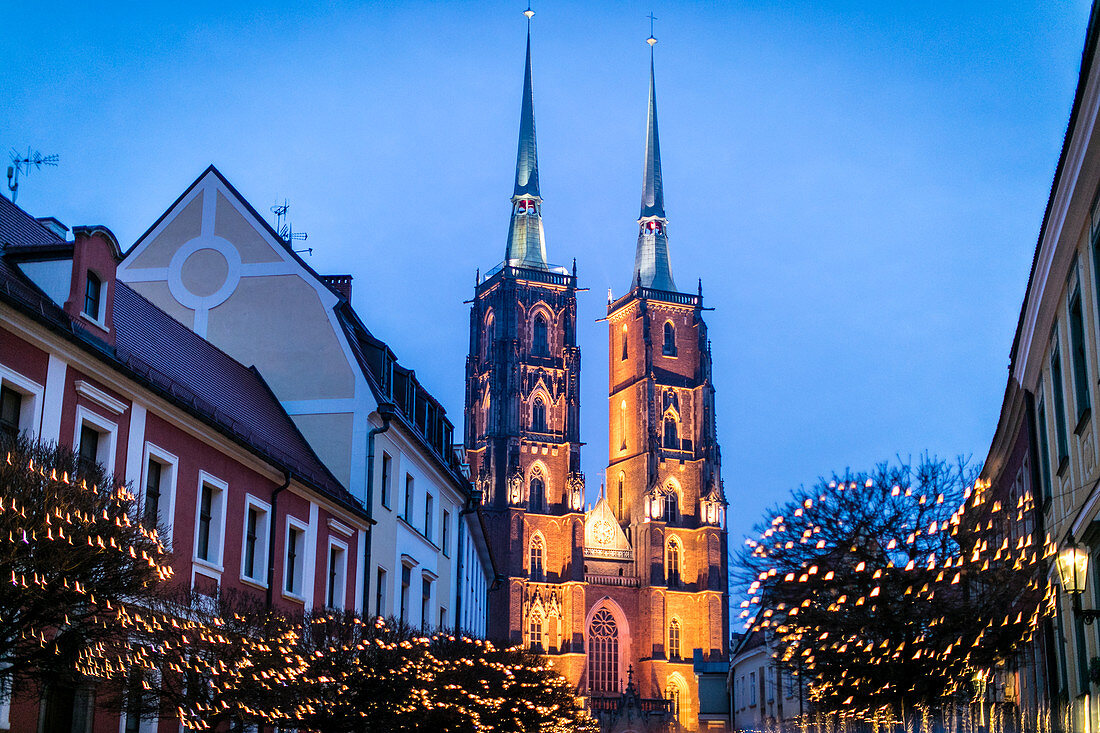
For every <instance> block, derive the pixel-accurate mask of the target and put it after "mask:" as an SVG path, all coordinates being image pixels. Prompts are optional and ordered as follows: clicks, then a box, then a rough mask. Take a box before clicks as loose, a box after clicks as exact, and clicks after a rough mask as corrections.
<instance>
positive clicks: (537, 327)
mask: <svg viewBox="0 0 1100 733" xmlns="http://www.w3.org/2000/svg"><path fill="white" fill-rule="evenodd" d="M651 42H654V43H655V42H656V39H651ZM650 71H651V74H650V98H649V118H648V131H647V143H646V168H645V183H644V187H643V188H644V190H643V200H642V211H641V216H640V218H639V220H638V227H639V234H638V243H637V251H636V257H635V268H634V275H633V277H632V278H631V286H630V288H629V290H628V292H627V293H626V294H625V295H623V296H622V297H620V298H618V299H609V304H608V311H607V317H606V320H607V323H608V327H609V339H610V346H611V359H610V364H609V404H610V422H609V434H610V438H611V446H610V455H609V459H608V460H609V465H608V469H607V476H608V481H609V484H610V485H609V486H608V487H607V489H606V491H603V490H601V492H600V497H599V500H598V501H597V503H596V504H595V506H593V507H591V508H590V509H588V510H587V511H585V505H584V501H585V484H584V476H583V474H582V473H581V472H580V452H579V451H580V446H581V444H582V443H581V436H580V430H579V419H580V399H579V390H578V388H579V380H580V352H579V350H578V349H577V346H576V340H575V333H576V291H577V277H576V265H575V263H574V266H573V268H572V269H571V270H567V269H565V268H563V267H559V266H555V265H551V264H550V263H549V261H548V260H547V255H546V245H545V241H544V236H543V226H542V198H541V195H540V190H539V179H538V162H537V153H536V144H535V124H534V107H533V85H532V78H531V42H530V32H528V38H527V58H526V67H525V72H524V86H523V101H522V106H521V114H520V142H519V151H518V156H517V164H516V180H515V187H514V190H513V196H512V199H511V204H512V211H511V222H510V228H509V232H508V243H507V247H506V250H505V258H504V261H503V262H502V263H501V264H500V265H498V266H496V267H495V268H493V269H492V270H490V271H489V272H488V273H487V274H486V276H485V277H481V276H480V274H479V276H478V278H477V283H476V285H475V292H474V299H473V305H472V308H471V314H470V354H469V358H468V360H467V388H466V426H465V436H466V449H467V455H468V456H469V459H468V460H469V464H470V468H471V471H472V473H473V475H474V477H475V480H476V482H477V485H478V487H479V488H480V491H481V493H482V496H483V497H484V501H485V515H486V519H487V523H488V525H489V535H490V541H491V544H492V546H493V547H494V550H495V551H496V554H497V555H498V557H499V558H500V568H501V572H502V574H503V575H505V576H506V580H505V581H504V582H503V584H502V587H501V588H500V589H499V590H498V591H495V592H494V593H492V594H490V600H489V602H490V619H491V625H490V635H491V636H493V637H495V638H501V639H507V640H509V641H511V642H514V643H522V644H525V645H528V646H530V647H531V648H534V649H539V650H541V651H543V652H545V653H547V654H548V655H549V656H550V657H551V658H552V659H553V662H554V665H555V667H556V668H558V669H560V670H561V671H562V672H563V673H564V674H565V675H566V676H567V677H568V678H569V679H570V680H571V681H572V682H573V683H574V684H576V685H577V688H578V690H579V691H580V692H581V693H582V694H584V695H586V696H587V697H588V699H589V705H590V707H591V708H592V709H593V710H594V711H595V712H597V713H599V714H600V715H601V717H602V718H603V719H604V722H605V724H606V725H607V726H608V727H609V729H615V728H616V726H618V725H619V723H616V722H615V716H616V715H617V714H618V713H616V711H617V710H621V709H624V707H623V706H624V705H626V702H624V701H627V700H632V699H634V698H637V700H638V701H639V702H638V706H639V707H638V709H639V710H642V709H644V710H645V711H646V715H645V718H644V719H645V720H646V721H648V722H647V723H646V724H645V725H646V726H648V727H647V728H645V729H658V728H659V727H660V726H667V725H670V724H673V723H672V722H670V721H675V723H674V724H675V725H679V726H681V727H683V728H686V729H688V730H695V729H697V728H699V727H700V716H699V703H698V701H699V683H698V679H697V675H696V674H695V670H696V668H695V666H694V664H695V663H696V662H701V663H705V662H707V661H725V660H727V659H728V646H727V630H728V628H729V617H728V603H727V601H728V598H727V585H726V577H727V565H726V563H727V560H726V533H725V529H724V513H725V501H724V497H723V492H722V484H721V476H720V466H721V457H720V453H719V449H718V443H717V436H716V431H715V421H714V387H713V383H712V380H711V362H710V346H709V342H708V340H707V333H706V324H705V322H704V320H703V317H702V314H703V305H702V293H701V288H700V289H699V291H698V292H695V293H682V292H679V291H678V290H677V289H676V286H675V283H674V282H673V278H672V271H671V266H670V263H669V254H668V238H667V224H668V222H667V219H666V218H665V212H664V201H663V185H662V181H661V163H660V144H659V140H658V132H657V107H656V90H655V84H654V80H653V73H652V72H653V68H652V64H651V69H650ZM628 682H629V683H630V695H627V696H625V697H624V695H625V692H624V691H625V690H627V687H628ZM632 709H633V708H632ZM707 717H708V719H707V720H705V721H704V722H703V725H704V727H707V726H710V725H712V724H715V725H720V726H724V725H725V722H724V721H722V720H721V719H716V718H715V716H713V715H708V716H707ZM632 725H633V724H632Z"/></svg>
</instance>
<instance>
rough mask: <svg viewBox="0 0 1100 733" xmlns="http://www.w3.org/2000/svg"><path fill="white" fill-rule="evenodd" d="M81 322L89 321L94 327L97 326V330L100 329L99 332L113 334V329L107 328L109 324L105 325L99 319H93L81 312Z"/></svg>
mask: <svg viewBox="0 0 1100 733" xmlns="http://www.w3.org/2000/svg"><path fill="white" fill-rule="evenodd" d="M80 320H82V321H87V322H88V323H90V324H92V325H93V326H95V327H96V328H98V329H99V330H101V331H104V332H106V333H110V332H111V329H109V328H107V324H106V323H104V322H103V321H101V320H99V319H98V318H92V317H91V316H90V315H88V314H87V313H85V312H84V311H81V312H80Z"/></svg>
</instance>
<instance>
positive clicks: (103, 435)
mask: <svg viewBox="0 0 1100 733" xmlns="http://www.w3.org/2000/svg"><path fill="white" fill-rule="evenodd" d="M117 438H118V426H117V425H116V424H115V423H113V422H111V421H110V420H107V419H106V418H103V417H100V416H99V415H97V414H95V413H94V412H91V411H90V410H88V409H86V408H85V407H83V406H81V405H78V406H77V408H76V430H75V431H74V434H73V447H74V449H75V450H76V454H77V459H78V461H79V463H80V465H81V467H82V468H90V467H91V466H94V465H95V464H97V463H99V464H101V465H102V466H103V470H104V471H105V472H106V473H107V474H108V475H110V474H112V473H114V470H115V445H116V444H117Z"/></svg>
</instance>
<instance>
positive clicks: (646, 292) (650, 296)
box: [607, 287, 703, 313]
mask: <svg viewBox="0 0 1100 733" xmlns="http://www.w3.org/2000/svg"><path fill="white" fill-rule="evenodd" d="M632 298H636V299H639V300H659V301H661V302H663V303H675V304H677V305H690V306H692V307H695V308H699V307H702V305H703V296H702V295H692V294H691V293H676V292H673V291H671V290H657V289H656V288H643V287H636V288H634V289H633V290H631V291H630V292H629V293H627V294H626V295H623V296H621V297H620V298H619V299H618V300H616V301H615V302H613V303H610V304H608V306H607V312H608V313H612V312H614V311H615V310H617V309H618V308H619V307H620V306H621V305H622V304H623V303H625V302H626V301H627V300H630V299H632Z"/></svg>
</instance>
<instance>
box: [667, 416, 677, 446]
mask: <svg viewBox="0 0 1100 733" xmlns="http://www.w3.org/2000/svg"><path fill="white" fill-rule="evenodd" d="M664 447H665V449H666V450H680V430H679V428H678V427H677V425H676V418H674V417H666V418H665V441H664Z"/></svg>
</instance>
